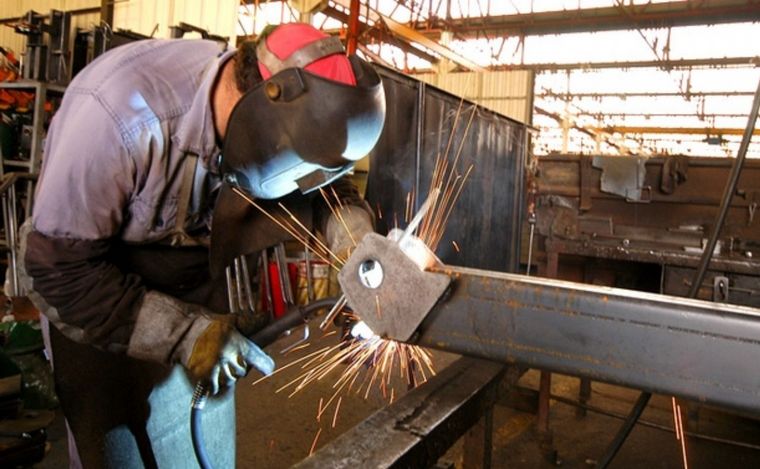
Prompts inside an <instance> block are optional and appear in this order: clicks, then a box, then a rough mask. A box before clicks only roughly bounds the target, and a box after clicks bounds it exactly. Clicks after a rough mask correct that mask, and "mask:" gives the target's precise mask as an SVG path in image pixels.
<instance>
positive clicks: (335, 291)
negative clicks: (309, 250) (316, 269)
mask: <svg viewBox="0 0 760 469" xmlns="http://www.w3.org/2000/svg"><path fill="white" fill-rule="evenodd" d="M339 213H340V215H341V217H342V218H343V222H345V226H344V224H343V222H341V221H340V220H339V219H338V218H337V217H336V216H335V215H331V216H330V218H329V219H328V220H327V227H326V230H325V238H326V240H327V246H328V247H329V248H330V250H331V251H332V252H334V253H335V254H336V255H337V256H338V257H339V258H340V259H343V260H344V261H345V260H348V258H349V257H350V256H351V253H352V252H353V250H354V248H355V247H354V242H356V243H357V244H358V243H359V242H361V240H362V238H364V235H366V234H367V233H370V232H373V231H374V227H373V220H372V216H371V215H370V214H369V212H367V211H366V210H364V208H362V207H359V206H352V205H346V206H344V207H343V208H342V209H339ZM346 228H348V230H347V229H346ZM349 230H350V235H349ZM329 275H330V280H329V286H330V287H329V294H330V296H336V295H339V294H340V293H339V290H340V287H339V286H338V277H337V272H336V271H335V269H330V274H329Z"/></svg>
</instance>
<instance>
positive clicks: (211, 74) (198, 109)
mask: <svg viewBox="0 0 760 469" xmlns="http://www.w3.org/2000/svg"><path fill="white" fill-rule="evenodd" d="M234 55H235V50H229V51H225V52H222V53H221V54H220V55H219V56H218V58H217V59H215V60H213V61H211V62H210V63H209V65H208V66H207V67H206V70H205V71H204V73H203V78H202V79H201V83H200V86H199V87H198V91H197V92H196V93H195V96H194V97H193V102H192V104H191V105H190V109H189V110H188V111H187V113H185V116H184V118H183V120H182V123H181V124H180V126H179V128H178V129H177V132H176V133H175V134H174V138H173V140H174V141H175V144H176V145H177V146H178V148H179V149H180V150H181V151H183V152H188V153H195V154H197V155H198V158H199V160H200V161H201V162H202V164H203V166H204V167H206V168H208V167H209V162H210V161H211V159H212V158H214V157H216V155H218V154H219V153H220V149H219V145H217V142H216V130H215V127H214V113H213V112H212V110H211V98H212V96H211V94H212V92H213V90H214V82H215V81H216V78H217V76H218V75H219V72H220V71H221V68H222V66H223V65H224V64H225V63H227V61H228V60H229V59H231V58H232V57H233V56H234Z"/></svg>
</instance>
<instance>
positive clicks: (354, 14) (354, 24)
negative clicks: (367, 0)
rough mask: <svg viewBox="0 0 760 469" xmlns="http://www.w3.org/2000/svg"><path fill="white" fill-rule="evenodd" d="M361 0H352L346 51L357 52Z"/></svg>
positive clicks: (351, 53) (349, 52) (348, 52)
mask: <svg viewBox="0 0 760 469" xmlns="http://www.w3.org/2000/svg"><path fill="white" fill-rule="evenodd" d="M359 6H360V5H359V0H351V5H350V8H349V12H348V36H347V37H346V53H347V54H348V55H353V54H355V53H356V44H357V42H358V38H359Z"/></svg>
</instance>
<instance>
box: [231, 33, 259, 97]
mask: <svg viewBox="0 0 760 469" xmlns="http://www.w3.org/2000/svg"><path fill="white" fill-rule="evenodd" d="M257 44H258V41H243V42H241V43H240V45H239V46H238V48H237V52H236V53H235V86H237V89H238V91H240V92H241V93H246V92H248V91H250V90H251V89H252V88H253V87H254V86H256V85H257V84H259V83H261V81H262V77H261V72H259V61H258V60H257V59H256V45H257Z"/></svg>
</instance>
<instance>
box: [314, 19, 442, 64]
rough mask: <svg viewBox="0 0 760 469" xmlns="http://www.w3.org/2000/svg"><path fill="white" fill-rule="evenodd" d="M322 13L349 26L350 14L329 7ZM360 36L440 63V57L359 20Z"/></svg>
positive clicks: (433, 62) (431, 61)
mask: <svg viewBox="0 0 760 469" xmlns="http://www.w3.org/2000/svg"><path fill="white" fill-rule="evenodd" d="M322 13H323V14H325V15H326V16H328V17H330V18H333V19H335V20H338V21H340V22H341V23H343V24H348V19H349V18H348V13H345V12H343V11H341V10H339V9H337V8H335V7H333V6H327V7H326V8H325V9H324V10H322ZM359 36H367V37H370V38H372V39H375V40H376V41H378V42H384V43H386V44H390V45H393V46H396V47H398V48H399V49H401V50H402V51H404V52H408V53H410V54H414V55H416V56H417V57H419V58H421V59H424V60H427V61H428V62H430V63H432V64H436V63H438V57H436V56H434V55H432V54H428V53H427V52H425V51H424V50H422V49H420V48H418V47H414V46H413V45H412V44H410V43H409V42H406V41H403V40H401V39H398V38H397V37H396V36H394V35H393V34H391V33H390V32H388V31H385V30H383V29H380V28H376V27H372V26H369V25H368V24H367V23H365V22H363V21H361V20H359Z"/></svg>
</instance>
